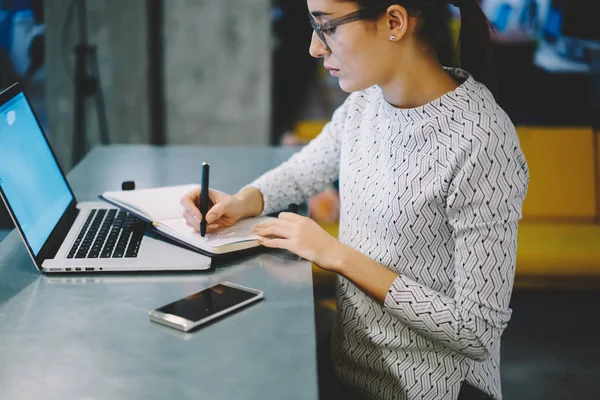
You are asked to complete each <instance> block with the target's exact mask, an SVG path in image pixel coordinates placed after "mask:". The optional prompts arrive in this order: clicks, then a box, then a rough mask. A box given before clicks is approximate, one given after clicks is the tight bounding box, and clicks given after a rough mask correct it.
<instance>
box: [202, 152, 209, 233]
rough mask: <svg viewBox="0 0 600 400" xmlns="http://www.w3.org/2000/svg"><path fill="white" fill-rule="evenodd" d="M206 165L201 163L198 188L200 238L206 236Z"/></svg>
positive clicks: (207, 188)
mask: <svg viewBox="0 0 600 400" xmlns="http://www.w3.org/2000/svg"><path fill="white" fill-rule="evenodd" d="M208 169H209V166H208V163H207V162H203V163H202V187H201V188H200V214H201V215H202V221H200V236H202V237H204V236H205V235H206V214H208V190H209V186H208Z"/></svg>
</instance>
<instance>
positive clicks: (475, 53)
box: [450, 0, 497, 92]
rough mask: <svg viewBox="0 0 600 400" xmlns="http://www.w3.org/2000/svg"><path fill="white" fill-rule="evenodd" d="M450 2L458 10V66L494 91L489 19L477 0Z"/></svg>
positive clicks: (494, 78)
mask: <svg viewBox="0 0 600 400" xmlns="http://www.w3.org/2000/svg"><path fill="white" fill-rule="evenodd" d="M450 4H452V5H454V6H455V7H458V9H459V10H460V17H461V23H460V35H459V43H458V46H459V51H460V67H461V68H463V69H465V70H466V71H468V72H469V73H470V74H471V75H473V77H474V78H475V79H476V80H478V81H479V82H481V83H483V84H484V85H486V86H487V87H488V89H490V91H492V92H495V91H496V89H497V84H496V73H495V69H494V59H493V54H492V41H491V34H490V32H491V27H490V22H489V20H488V19H487V17H486V16H485V14H484V13H483V10H482V9H481V6H480V5H479V2H478V1H477V0H450Z"/></svg>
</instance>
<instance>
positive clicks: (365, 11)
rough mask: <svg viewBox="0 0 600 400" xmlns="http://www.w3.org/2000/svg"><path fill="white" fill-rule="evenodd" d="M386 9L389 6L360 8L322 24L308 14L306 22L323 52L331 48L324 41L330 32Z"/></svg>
mask: <svg viewBox="0 0 600 400" xmlns="http://www.w3.org/2000/svg"><path fill="white" fill-rule="evenodd" d="M387 7H389V5H388V6H385V7H374V8H361V9H360V10H357V11H354V12H352V13H350V14H346V15H344V16H342V17H339V18H336V19H334V20H331V21H328V22H325V23H324V24H319V23H318V22H317V21H315V19H314V17H313V16H312V14H311V13H308V20H309V22H310V25H311V26H312V27H313V29H314V30H315V32H316V33H317V37H318V38H319V40H320V41H321V43H323V46H324V47H325V50H327V51H331V48H330V47H329V45H328V44H327V40H326V39H325V34H327V33H328V32H331V31H332V30H334V29H335V28H337V27H338V26H340V25H344V24H348V23H350V22H354V21H359V20H361V19H367V18H372V17H374V16H376V15H377V14H379V13H380V12H382V11H383V10H384V9H386V8H387Z"/></svg>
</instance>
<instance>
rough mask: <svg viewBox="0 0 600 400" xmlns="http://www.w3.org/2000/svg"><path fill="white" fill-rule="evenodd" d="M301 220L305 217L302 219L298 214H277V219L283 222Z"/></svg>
mask: <svg viewBox="0 0 600 400" xmlns="http://www.w3.org/2000/svg"><path fill="white" fill-rule="evenodd" d="M302 218H306V217H302V216H300V215H298V214H294V213H290V212H282V213H279V219H280V220H283V221H292V222H293V221H299V220H301V219H302Z"/></svg>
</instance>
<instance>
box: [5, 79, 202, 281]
mask: <svg viewBox="0 0 600 400" xmlns="http://www.w3.org/2000/svg"><path fill="white" fill-rule="evenodd" d="M0 197H2V200H3V202H4V204H5V205H6V207H7V209H8V211H9V214H10V216H11V218H12V220H13V222H14V224H15V226H16V227H17V230H18V232H19V234H20V235H21V238H22V239H23V242H24V243H25V246H26V247H27V251H28V252H29V255H30V256H31V258H32V259H33V261H34V263H35V265H36V267H37V268H38V270H40V271H43V272H45V273H90V272H126V271H154V272H156V271H185V270H206V269H209V268H210V266H211V265H210V264H211V259H210V258H209V257H206V256H204V255H202V254H199V253H196V252H194V251H192V250H188V249H185V248H183V247H179V246H177V245H173V244H171V243H168V242H166V241H165V240H164V239H162V238H160V237H159V236H157V235H156V234H154V233H153V232H152V230H151V229H149V226H148V224H147V223H145V222H143V221H141V220H139V219H137V218H135V217H133V216H132V215H131V214H128V213H126V212H123V211H121V210H118V209H116V208H114V207H111V206H109V205H107V204H106V203H103V202H82V203H78V202H77V200H76V199H75V195H74V194H73V191H72V190H71V188H70V186H69V184H68V182H67V180H66V178H65V175H64V173H63V171H62V169H61V168H60V166H59V164H58V162H57V160H56V157H55V155H54V152H53V150H52V148H51V146H50V143H49V142H48V140H47V138H46V135H45V134H44V132H43V130H42V128H41V126H40V124H39V121H38V120H37V117H36V116H35V113H34V111H33V110H32V108H31V106H30V104H29V101H28V100H27V97H26V96H25V94H24V93H23V91H22V88H21V86H20V85H19V84H15V85H13V86H11V87H10V88H8V89H6V90H5V91H3V92H2V93H0Z"/></svg>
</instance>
